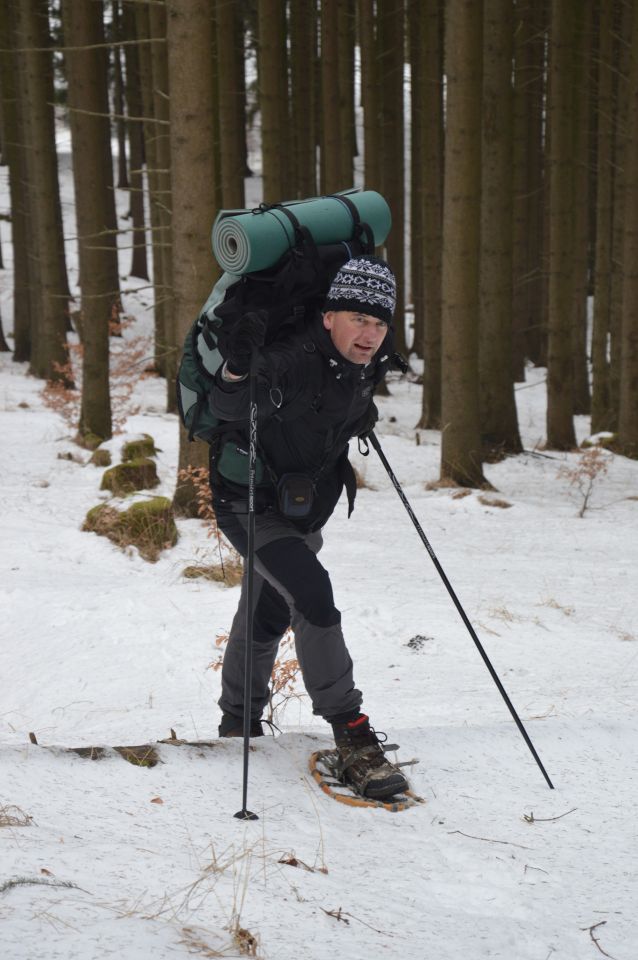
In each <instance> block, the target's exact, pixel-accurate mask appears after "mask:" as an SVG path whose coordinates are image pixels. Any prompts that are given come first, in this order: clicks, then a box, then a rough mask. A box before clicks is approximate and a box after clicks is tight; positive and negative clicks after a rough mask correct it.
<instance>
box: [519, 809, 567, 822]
mask: <svg viewBox="0 0 638 960" xmlns="http://www.w3.org/2000/svg"><path fill="white" fill-rule="evenodd" d="M576 810H578V807H572V809H571V810H566V811H565V813H560V814H559V815H558V816H557V817H535V816H534V811H532V812H531V813H529V814H527V813H524V814H523V820H524V821H525V823H551V822H552V821H553V820H562V818H563V817H567V816H569V814H570V813H574V812H575V811H576Z"/></svg>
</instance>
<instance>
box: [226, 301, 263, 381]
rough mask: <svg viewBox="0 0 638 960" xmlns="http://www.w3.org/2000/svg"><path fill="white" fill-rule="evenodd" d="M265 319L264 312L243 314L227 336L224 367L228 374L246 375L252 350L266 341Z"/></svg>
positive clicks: (257, 348)
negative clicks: (226, 353) (226, 352)
mask: <svg viewBox="0 0 638 960" xmlns="http://www.w3.org/2000/svg"><path fill="white" fill-rule="evenodd" d="M266 318H267V314H266V311H265V310H260V311H259V312H258V313H255V312H251V313H245V314H244V315H243V317H240V319H239V320H238V321H237V323H236V324H235V326H234V327H233V329H232V330H231V332H230V333H229V334H228V356H227V358H226V367H227V369H228V372H229V373H234V374H235V375H236V376H243V375H244V374H246V373H248V371H249V370H250V358H251V356H252V352H253V350H259V348H260V347H263V345H264V341H265V339H266Z"/></svg>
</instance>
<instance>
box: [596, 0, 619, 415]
mask: <svg viewBox="0 0 638 960" xmlns="http://www.w3.org/2000/svg"><path fill="white" fill-rule="evenodd" d="M612 9H613V8H612V5H611V4H610V3H603V4H601V6H600V22H599V27H598V35H599V47H598V110H597V123H598V137H597V162H596V174H597V176H596V183H597V195H596V258H595V282H594V324H593V331H592V350H591V354H592V373H593V383H592V409H591V429H592V433H599V432H600V431H601V430H610V429H611V428H612V426H613V421H612V418H611V415H610V413H611V412H610V403H611V398H610V394H609V358H608V349H609V328H610V306H611V231H612V188H613V168H612V156H613V97H612V90H613V83H612V80H613V71H614V63H613V59H612V56H613V44H612V27H613V18H612Z"/></svg>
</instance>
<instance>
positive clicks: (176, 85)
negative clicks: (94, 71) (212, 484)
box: [166, 0, 217, 516]
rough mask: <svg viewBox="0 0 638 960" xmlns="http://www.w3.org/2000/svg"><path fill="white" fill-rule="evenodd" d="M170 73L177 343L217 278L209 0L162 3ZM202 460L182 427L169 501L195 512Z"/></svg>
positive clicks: (202, 452) (202, 450)
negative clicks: (193, 477) (193, 472)
mask: <svg viewBox="0 0 638 960" xmlns="http://www.w3.org/2000/svg"><path fill="white" fill-rule="evenodd" d="M166 9H167V27H168V66H169V77H170V90H171V99H170V124H171V125H170V148H171V187H172V206H173V215H172V221H171V234H172V246H173V295H174V306H173V310H174V315H175V325H176V334H177V337H178V341H179V342H180V343H183V341H184V339H185V337H186V334H187V332H188V330H189V329H190V327H191V325H192V323H193V321H194V319H195V318H196V316H197V315H198V314H199V311H200V310H201V308H202V304H203V303H204V301H205V300H206V298H207V296H208V294H209V292H210V288H211V286H212V284H213V282H214V280H215V275H216V266H215V261H214V260H213V258H212V256H211V252H210V229H211V221H212V218H213V213H214V197H215V187H214V184H215V182H216V177H217V171H216V170H215V168H214V152H213V118H212V110H211V106H210V90H211V87H212V82H213V79H212V64H211V56H210V50H211V44H212V29H213V25H212V21H211V17H210V4H209V3H208V2H207V0H169V2H168V4H167V8H166ZM207 463H208V446H207V445H206V444H204V443H189V442H188V438H187V434H186V431H185V430H184V429H183V428H180V450H179V471H180V474H178V483H177V488H176V491H175V498H174V505H175V508H176V510H178V511H179V512H180V513H181V514H182V515H187V516H196V514H197V503H196V497H195V494H194V490H193V487H192V484H189V483H188V482H185V481H184V479H183V476H182V475H181V471H182V470H185V469H187V468H188V467H189V466H205V465H206V464H207Z"/></svg>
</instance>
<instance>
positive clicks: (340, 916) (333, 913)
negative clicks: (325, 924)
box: [321, 907, 393, 937]
mask: <svg viewBox="0 0 638 960" xmlns="http://www.w3.org/2000/svg"><path fill="white" fill-rule="evenodd" d="M321 909H322V910H323V912H324V913H325V914H327V916H329V917H334V918H335V920H341V922H342V923H345V924H348V925H349V924H350V920H356V921H357V923H362V924H363V926H364V927H368V928H369V929H370V930H374V932H375V933H380V934H381V935H382V936H384V937H392V936H393V934H392V933H388V931H387V930H378V929H377V927H373V926H372V925H371V924H369V923H366V922H365V920H360V919H359V917H353V916H352V914H351V913H346V911H345V910H342V909H341V907H339V908H338V909H337V910H326V909H325V908H324V907H322V908H321ZM348 918H349V919H348Z"/></svg>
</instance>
